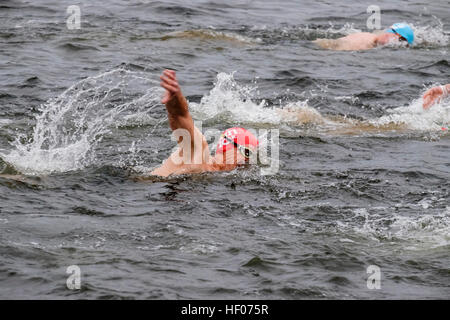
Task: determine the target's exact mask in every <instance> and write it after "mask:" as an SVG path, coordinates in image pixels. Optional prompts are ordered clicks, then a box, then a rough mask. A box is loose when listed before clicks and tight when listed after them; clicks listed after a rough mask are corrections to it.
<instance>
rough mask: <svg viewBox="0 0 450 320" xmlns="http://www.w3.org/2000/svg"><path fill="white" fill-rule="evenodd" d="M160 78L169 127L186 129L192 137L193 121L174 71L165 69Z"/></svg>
mask: <svg viewBox="0 0 450 320" xmlns="http://www.w3.org/2000/svg"><path fill="white" fill-rule="evenodd" d="M160 78H161V87H163V88H164V89H166V92H165V94H164V97H163V98H162V100H161V102H162V103H164V104H165V105H166V109H167V116H168V118H169V125H170V128H171V129H172V130H177V129H186V130H187V131H188V132H189V134H190V135H191V137H193V136H194V121H193V120H192V117H191V114H190V113H189V106H188V103H187V101H186V98H185V97H184V96H183V94H182V93H181V89H180V85H179V84H178V81H177V77H176V74H175V71H173V70H167V69H166V70H164V72H163V74H162V75H161V77H160ZM180 139H181V138H180Z"/></svg>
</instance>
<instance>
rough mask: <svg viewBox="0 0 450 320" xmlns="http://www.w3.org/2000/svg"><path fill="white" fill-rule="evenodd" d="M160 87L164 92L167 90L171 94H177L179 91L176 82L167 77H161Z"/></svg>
mask: <svg viewBox="0 0 450 320" xmlns="http://www.w3.org/2000/svg"><path fill="white" fill-rule="evenodd" d="M161 80H162V82H161V86H162V87H163V88H165V89H166V90H169V91H170V92H171V93H174V94H175V93H178V92H179V91H180V86H179V85H178V82H177V81H174V80H171V79H169V78H167V77H163V76H161Z"/></svg>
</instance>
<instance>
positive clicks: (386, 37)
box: [313, 22, 414, 50]
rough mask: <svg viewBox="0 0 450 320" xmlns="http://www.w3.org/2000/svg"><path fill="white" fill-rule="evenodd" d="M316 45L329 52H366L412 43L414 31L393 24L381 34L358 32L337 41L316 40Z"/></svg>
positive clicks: (398, 24) (404, 26)
mask: <svg viewBox="0 0 450 320" xmlns="http://www.w3.org/2000/svg"><path fill="white" fill-rule="evenodd" d="M313 42H315V43H316V44H317V45H319V46H320V47H322V48H324V49H330V50H368V49H373V48H375V47H378V46H384V45H386V44H389V43H406V45H407V46H409V45H412V44H413V43H414V30H413V29H412V28H411V27H410V26H409V25H408V24H406V23H404V22H401V23H394V24H393V25H392V26H390V27H389V28H388V29H386V30H384V31H382V32H379V31H377V32H375V33H370V32H358V33H353V34H350V35H348V36H345V37H342V38H339V39H317V40H315V41H313Z"/></svg>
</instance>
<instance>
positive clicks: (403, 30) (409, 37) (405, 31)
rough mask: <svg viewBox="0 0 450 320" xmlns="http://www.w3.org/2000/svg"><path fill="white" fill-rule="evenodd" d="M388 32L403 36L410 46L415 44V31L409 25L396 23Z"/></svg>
mask: <svg viewBox="0 0 450 320" xmlns="http://www.w3.org/2000/svg"><path fill="white" fill-rule="evenodd" d="M386 32H390V33H397V34H399V35H401V36H402V37H403V38H405V39H406V41H408V43H409V44H412V43H413V42H414V31H413V29H412V28H411V27H410V26H409V25H408V24H406V23H404V22H401V23H394V24H393V25H392V26H391V28H390V29H389V30H387V31H386Z"/></svg>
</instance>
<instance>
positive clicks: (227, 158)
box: [215, 146, 256, 166]
mask: <svg viewBox="0 0 450 320" xmlns="http://www.w3.org/2000/svg"><path fill="white" fill-rule="evenodd" d="M245 149H247V150H245ZM255 151H256V150H254V148H252V147H247V146H246V147H245V148H240V149H238V148H236V147H234V148H231V149H229V150H227V151H225V152H222V153H216V156H215V159H216V162H218V163H222V164H227V165H234V166H239V165H245V164H248V163H249V162H250V157H251V156H252V154H253V153H254V152H255Z"/></svg>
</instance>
